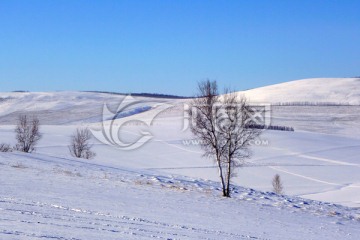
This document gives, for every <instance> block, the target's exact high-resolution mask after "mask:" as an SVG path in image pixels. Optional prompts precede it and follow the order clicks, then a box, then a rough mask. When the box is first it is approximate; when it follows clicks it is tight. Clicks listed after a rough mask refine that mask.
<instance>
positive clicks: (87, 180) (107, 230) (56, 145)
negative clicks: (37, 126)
mask: <svg viewBox="0 0 360 240" xmlns="http://www.w3.org/2000/svg"><path fill="white" fill-rule="evenodd" d="M359 84H360V81H359V79H310V80H301V81H294V82H289V83H284V84H279V85H274V86H269V87H264V88H260V89H254V90H249V91H246V92H245V95H246V96H247V97H248V98H249V99H251V100H253V101H257V102H266V103H289V102H311V103H319V102H320V103H321V102H322V103H343V104H344V103H346V104H348V103H350V104H359V103H360V95H359V94H358V93H357V92H356V91H355V90H356V89H359V87H360V86H358V85H359ZM311 89H312V90H311ZM354 89H355V90H354ZM242 93H244V92H242ZM124 99H125V100H126V101H129V102H128V103H129V104H131V103H132V102H131V101H133V100H132V99H131V98H125V97H124V96H121V95H112V94H104V93H84V92H81V93H80V92H56V93H1V94H0V143H2V142H7V143H11V144H14V143H15V139H14V135H15V134H14V122H15V120H16V117H17V116H18V115H19V114H20V113H27V114H29V115H32V114H36V115H37V116H38V117H39V118H40V120H41V122H42V123H43V124H42V126H41V131H42V133H43V134H44V137H43V138H42V140H41V141H40V143H39V146H38V148H37V151H36V153H33V154H23V153H18V152H13V153H0V169H1V181H2V187H1V188H0V213H1V220H0V239H40V238H43V239H86V240H88V239H90V240H91V239H151V238H160V239H248V238H250V239H358V236H359V235H360V230H359V229H360V228H359V226H360V209H359V208H360V174H359V168H360V161H359V159H358V156H359V155H360V138H359V137H358V136H359V133H360V131H359V129H360V128H359V127H358V126H359V125H358V124H359V119H360V111H359V110H360V107H359V106H356V105H353V106H272V108H271V110H272V111H271V121H272V123H273V124H275V125H285V126H290V127H294V128H295V132H281V131H271V130H268V131H265V132H264V134H263V135H262V136H261V139H260V140H259V142H257V143H254V147H253V157H252V158H251V159H249V160H248V161H247V162H246V164H245V165H244V167H242V168H241V169H239V171H238V174H237V177H235V178H234V189H233V198H231V199H224V198H222V197H220V192H219V191H218V189H219V187H220V186H219V184H218V177H217V169H216V167H215V166H214V163H213V162H211V160H209V159H204V158H202V157H201V155H202V152H201V150H200V148H199V146H198V145H197V144H196V141H193V140H192V136H191V134H190V132H189V131H188V130H185V131H183V128H184V126H186V121H184V118H183V111H182V110H183V107H182V103H184V102H186V101H187V100H174V99H154V98H136V100H139V101H138V102H136V103H134V104H132V105H131V106H130V107H129V108H128V109H127V110H126V111H125V114H123V115H118V117H119V119H118V120H117V121H116V122H115V124H114V126H115V125H116V123H122V122H125V121H129V120H136V121H129V122H128V123H129V124H127V125H124V126H123V125H122V126H121V128H119V129H120V134H121V140H122V142H123V143H125V144H126V143H130V142H132V141H135V140H137V139H139V138H140V137H141V136H142V135H143V134H144V132H148V134H150V135H151V140H149V141H146V142H144V145H142V146H141V147H139V148H136V149H133V150H128V151H125V150H124V149H120V148H117V147H115V146H110V145H107V144H105V143H103V142H100V141H97V140H96V139H93V143H94V150H95V152H96V153H97V156H96V158H95V159H93V160H79V159H74V158H72V157H71V156H70V154H69V151H68V148H67V145H68V144H69V139H70V135H71V134H72V133H73V131H74V130H75V129H76V128H77V127H79V126H85V125H86V126H89V127H90V128H91V129H93V130H100V129H101V127H102V124H101V120H102V119H103V105H104V103H107V104H108V105H109V109H110V110H111V111H116V109H117V106H118V105H119V104H120V103H121V102H122V103H123V104H124V101H123V100H124ZM128 103H126V104H128ZM159 104H160V106H161V104H167V105H166V106H175V107H173V108H168V109H166V111H162V112H161V113H160V114H158V115H156V116H155V117H154V115H155V114H154V112H156V111H157V108H158V107H157V106H159ZM162 106H164V105H162ZM150 108H152V109H151V110H149V111H146V110H148V109H150ZM134 113H136V114H134ZM132 114H134V115H132ZM147 120H153V121H152V122H151V126H148V125H146V124H147V123H149V122H150V121H149V122H147ZM140 121H143V122H140ZM109 124H110V122H109V121H107V122H106V123H105V126H109ZM144 141H145V140H144ZM276 173H278V174H280V176H281V178H282V179H283V181H284V187H285V189H284V190H285V194H286V195H284V196H278V195H275V194H273V193H271V188H272V186H271V180H272V178H273V176H274V175H275V174H276Z"/></svg>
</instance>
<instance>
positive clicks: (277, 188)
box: [272, 174, 284, 194]
mask: <svg viewBox="0 0 360 240" xmlns="http://www.w3.org/2000/svg"><path fill="white" fill-rule="evenodd" d="M272 186H273V191H274V192H275V193H276V194H283V192H284V187H283V184H282V182H281V178H280V175H279V174H276V175H275V176H274V178H273V180H272Z"/></svg>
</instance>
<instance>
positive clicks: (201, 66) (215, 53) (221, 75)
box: [0, 0, 360, 95]
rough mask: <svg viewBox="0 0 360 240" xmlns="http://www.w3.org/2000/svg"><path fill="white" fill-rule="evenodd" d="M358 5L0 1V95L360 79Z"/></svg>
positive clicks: (182, 91) (187, 90) (302, 0)
mask: <svg viewBox="0 0 360 240" xmlns="http://www.w3.org/2000/svg"><path fill="white" fill-rule="evenodd" d="M359 11H360V1H359V0H357V1H352V0H339V1H335V0H327V1H316V0H311V1H308V0H299V1H295V0H294V1H285V0H283V1H280V0H279V1H271V0H266V1H265V0H264V1H256V0H248V1H247V0H236V1H211V0H206V1H205V0H204V1H199V0H188V1H187V0H178V1H170V0H163V1H159V0H151V1H150V0H148V1H136V0H128V1H120V0H115V1H110V0H99V1H91V0H67V1H66V0H61V1H60V0H58V1H57V0H51V1H50V0H48V1H46V0H42V1H40V0H38V1H31V0H24V1H18V0H0V91H13V90H29V91H56V90H103V91H117V92H151V93H168V94H178V95H192V94H193V93H194V92H195V88H196V84H197V82H198V81H200V80H204V79H206V78H209V79H216V80H218V82H219V84H220V85H221V86H227V87H231V88H233V89H236V90H242V89H249V88H254V87H259V86H264V85H269V84H274V83H279V82H284V81H289V80H296V79H302V78H311V77H352V76H359V75H360V13H359Z"/></svg>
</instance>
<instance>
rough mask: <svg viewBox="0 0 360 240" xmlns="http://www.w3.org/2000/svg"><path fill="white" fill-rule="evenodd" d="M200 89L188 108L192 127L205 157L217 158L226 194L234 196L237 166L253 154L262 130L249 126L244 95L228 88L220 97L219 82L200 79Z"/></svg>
mask: <svg viewBox="0 0 360 240" xmlns="http://www.w3.org/2000/svg"><path fill="white" fill-rule="evenodd" d="M198 90H199V94H198V96H197V98H195V99H194V100H193V101H192V102H191V104H190V108H189V110H188V114H189V117H190V119H191V124H190V129H191V131H192V133H193V134H194V135H195V136H196V137H197V138H199V139H200V142H201V147H202V149H203V150H204V152H205V153H204V156H205V157H209V158H212V159H214V160H215V162H216V164H217V167H218V171H219V177H220V180H221V185H222V193H223V196H225V197H230V184H231V178H232V177H234V176H235V169H236V168H237V167H239V166H241V165H242V164H243V161H244V159H245V158H248V157H250V153H251V152H250V143H251V141H252V140H254V139H255V138H257V137H258V136H259V135H260V133H261V131H260V130H259V129H255V128H250V127H249V126H250V125H251V124H253V122H252V119H251V114H250V113H251V108H250V106H249V105H248V103H247V101H246V99H245V98H244V97H239V96H237V95H236V94H234V93H229V92H228V91H226V92H225V93H226V94H225V95H223V96H221V97H220V96H219V92H218V87H217V83H216V81H209V80H206V81H203V82H200V83H199V85H198Z"/></svg>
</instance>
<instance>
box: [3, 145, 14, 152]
mask: <svg viewBox="0 0 360 240" xmlns="http://www.w3.org/2000/svg"><path fill="white" fill-rule="evenodd" d="M12 151H13V149H12V147H10V144H7V143H1V144H0V152H12Z"/></svg>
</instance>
